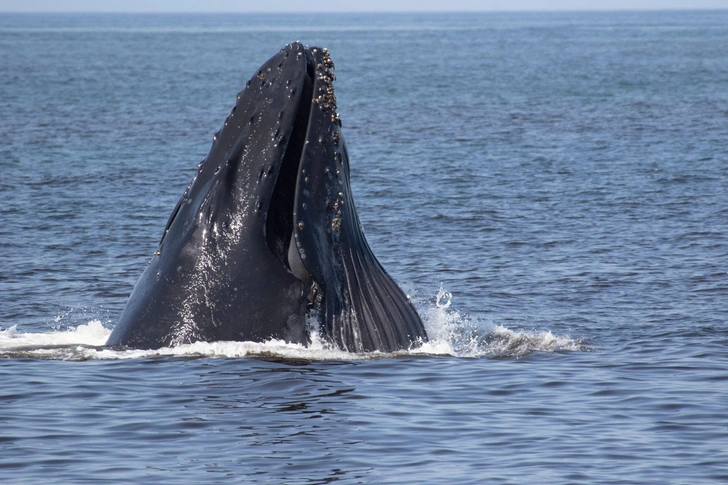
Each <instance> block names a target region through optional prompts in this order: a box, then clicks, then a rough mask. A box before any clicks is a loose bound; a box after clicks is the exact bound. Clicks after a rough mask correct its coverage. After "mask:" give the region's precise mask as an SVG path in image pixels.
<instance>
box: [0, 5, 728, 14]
mask: <svg viewBox="0 0 728 485" xmlns="http://www.w3.org/2000/svg"><path fill="white" fill-rule="evenodd" d="M726 10H728V6H726V7H662V8H644V7H640V8H598V7H597V8H593V7H590V8H563V9H562V8H554V9H529V8H524V9H518V8H515V9H477V10H474V9H462V10H457V9H456V10H443V9H431V10H364V9H362V10H358V9H355V10H336V11H331V10H327V11H315V10H310V11H309V10H306V11H303V10H300V11H297V10H2V9H1V8H0V14H90V15H93V14H114V15H116V14H134V15H139V14H153V15H159V14H171V15H174V14H206V15H212V14H295V15H300V14H311V15H320V14H349V13H383V14H412V13H590V12H592V13H609V12H613V13H620V12H622V13H633V12H634V13H639V12H711V11H713V12H721V11H726Z"/></svg>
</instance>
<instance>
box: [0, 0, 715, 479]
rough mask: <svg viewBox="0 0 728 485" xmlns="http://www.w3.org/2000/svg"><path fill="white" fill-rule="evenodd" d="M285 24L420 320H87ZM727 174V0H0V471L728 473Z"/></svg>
mask: <svg viewBox="0 0 728 485" xmlns="http://www.w3.org/2000/svg"><path fill="white" fill-rule="evenodd" d="M294 40H301V41H302V42H304V43H307V44H311V45H314V44H316V45H320V46H325V47H328V48H329V50H330V51H331V53H332V57H333V60H334V61H335V62H336V73H337V77H338V81H337V83H336V90H337V98H338V104H339V111H340V113H341V117H342V120H343V132H344V135H345V137H346V138H347V142H348V146H349V149H350V155H351V163H352V170H353V175H352V177H353V178H352V185H353V190H354V196H355V198H356V202H357V207H358V209H359V214H360V217H361V219H362V222H363V223H364V226H365V228H366V234H367V238H368V240H369V242H370V244H371V246H372V248H373V250H374V253H375V254H376V255H377V256H378V258H379V259H380V261H381V262H382V263H383V264H384V266H385V267H386V268H387V269H388V270H389V272H390V273H391V274H392V275H393V276H394V277H395V279H396V280H397V281H398V282H399V283H400V285H401V286H403V287H404V288H405V289H406V291H407V292H408V293H409V294H411V295H413V296H414V299H415V301H416V302H417V307H418V310H419V311H420V313H421V315H422V316H423V319H424V321H425V324H426V327H427V330H428V332H429V334H430V336H431V337H432V342H431V343H429V344H428V345H426V346H425V347H424V348H422V349H420V350H418V351H413V352H402V353H399V354H394V355H381V354H374V355H355V354H347V353H344V352H341V351H337V350H333V349H329V348H326V346H325V345H323V343H321V342H319V341H316V342H314V345H312V346H311V347H310V348H303V347H300V346H297V345H291V344H286V343H285V342H275V341H272V342H265V343H252V342H218V343H198V344H194V345H189V346H183V347H179V348H174V349H162V350H160V351H154V352H147V351H136V350H128V351H118V350H116V351H114V350H110V349H105V348H103V344H104V342H105V340H106V337H107V336H108V334H109V333H110V329H111V328H112V327H113V325H114V323H115V321H116V318H117V317H118V315H119V314H120V312H121V310H122V308H123V306H124V304H125V301H126V298H127V297H128V295H129V293H130V292H131V289H132V287H133V285H134V283H135V282H136V279H137V278H138V277H139V275H140V274H141V272H142V271H143V269H144V267H145V265H146V261H147V260H148V258H149V257H150V256H151V254H152V253H153V252H154V250H155V248H156V244H157V242H158V240H159V238H160V236H161V232H162V230H163V228H164V224H165V222H166V220H167V217H168V216H169V213H170V212H171V210H172V208H173V207H174V204H175V203H176V201H177V199H178V197H179V196H180V194H181V193H182V191H183V190H184V187H185V186H186V185H187V183H188V182H189V180H190V179H191V178H192V175H193V174H194V172H195V170H196V165H197V163H198V162H199V161H200V160H201V159H202V158H203V157H204V156H205V155H206V153H207V150H208V149H209V146H210V143H211V141H212V140H211V139H212V133H213V132H214V131H215V130H216V129H218V128H219V127H220V126H221V123H222V122H223V120H224V118H225V116H226V115H227V113H228V112H229V109H230V107H231V106H232V104H233V103H234V100H235V94H236V93H237V92H238V91H239V90H240V89H241V87H242V85H243V83H244V80H246V79H247V78H248V77H249V76H250V75H251V74H252V73H253V71H254V70H255V69H256V68H257V67H258V66H259V65H260V64H261V63H263V62H264V61H265V60H266V59H268V58H269V57H270V56H271V55H273V54H274V53H275V52H277V50H278V49H279V48H281V47H282V46H283V45H284V44H286V43H288V42H291V41H294ZM727 189H728V11H721V12H670V13H668V12H663V13H584V14H458V15H444V14H428V15H323V14H315V15H313V14H312V15H289V16H284V15H280V16H273V15H251V16H245V15H199V16H188V15H145V16H137V15H47V16H42V15H0V200H1V201H2V202H1V203H0V379H1V382H2V385H1V386H0V482H1V483H3V484H5V483H8V484H29V483H51V482H52V483H121V482H125V483H156V484H180V483H189V484H198V483H226V484H227V483H231V484H232V483H261V484H274V483H275V484H278V483H287V484H288V483H290V484H304V483H306V484H323V483H334V482H338V483H342V484H355V483H367V484H369V483H371V484H382V483H392V484H395V483H396V484H401V483H421V484H448V485H450V484H455V483H456V484H467V483H472V484H483V483H488V484H523V483H534V484H543V483H559V484H561V483H589V484H602V483H605V484H606V483H613V484H617V483H619V484H647V483H650V484H653V483H654V484H665V483H670V484H690V485H694V484H702V483H725V482H726V481H728V405H727V403H728V193H727Z"/></svg>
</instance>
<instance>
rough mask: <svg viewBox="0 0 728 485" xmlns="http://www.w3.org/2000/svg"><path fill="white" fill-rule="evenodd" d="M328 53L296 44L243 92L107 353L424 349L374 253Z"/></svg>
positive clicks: (408, 307)
mask: <svg viewBox="0 0 728 485" xmlns="http://www.w3.org/2000/svg"><path fill="white" fill-rule="evenodd" d="M332 70H333V62H332V61H331V59H330V56H329V54H328V51H327V50H326V49H321V48H318V47H304V46H303V45H302V44H300V43H298V42H296V43H293V44H289V45H287V46H286V47H285V48H284V49H282V50H281V51H280V52H279V53H277V54H276V55H274V56H273V57H271V58H270V59H269V60H268V61H267V62H266V63H265V64H263V65H262V66H261V67H260V69H258V70H257V71H256V73H255V74H254V75H253V77H252V78H251V79H250V80H249V81H248V82H247V84H246V87H245V89H243V91H241V92H240V93H239V94H238V96H237V102H236V104H235V106H234V107H233V109H232V111H231V112H230V115H229V116H228V117H227V118H226V120H225V123H224V125H223V127H222V129H221V130H220V131H219V132H217V133H216V134H215V136H214V138H213V144H212V147H211V148H210V152H209V153H208V155H207V157H205V159H204V160H203V161H202V163H200V165H199V169H198V172H197V174H196V175H195V177H194V178H193V179H192V182H191V183H190V185H189V186H188V187H187V189H186V190H185V192H184V194H183V195H182V197H181V198H180V200H179V202H178V203H177V206H176V207H175V208H174V210H173V211H172V214H171V216H170V218H169V221H168V223H167V227H166V228H165V230H164V234H163V236H162V239H161V241H160V244H159V247H158V249H157V251H156V252H155V253H154V256H153V257H152V259H151V261H150V262H149V264H148V266H147V268H146V270H145V271H144V273H143V274H142V276H141V277H140V279H139V281H138V282H137V284H136V286H135V287H134V290H133V291H132V294H131V296H130V297H129V300H128V302H127V304H126V307H125V308H124V310H123V312H122V314H121V317H120V318H119V321H118V323H117V325H116V327H115V328H114V330H113V331H112V333H111V335H110V336H109V339H108V341H107V345H112V346H127V347H133V348H143V349H156V348H160V347H167V346H176V345H181V344H187V343H192V342H196V341H207V342H212V341H256V342H262V341H266V340H269V339H280V340H285V341H287V342H294V343H302V344H307V343H308V341H309V326H310V325H311V324H312V323H317V324H318V325H317V326H318V328H319V332H320V334H321V336H322V337H323V338H324V339H326V340H327V341H329V342H330V343H331V344H333V345H335V346H336V347H338V348H340V349H343V350H347V351H352V352H371V351H382V352H391V351H396V350H402V349H407V348H410V347H412V346H414V345H417V344H419V343H422V342H424V341H426V340H427V334H426V332H425V329H424V326H423V324H422V321H421V320H420V318H419V316H418V315H417V312H416V311H415V309H414V307H413V305H412V303H411V302H410V300H409V297H407V296H406V295H405V294H404V293H403V292H402V290H401V289H400V288H399V287H398V286H397V285H396V283H394V281H393V280H392V278H391V277H390V276H389V275H388V274H387V272H386V271H385V270H384V268H383V267H382V266H381V264H380V263H379V262H378V261H377V259H376V257H375V256H374V254H373V253H372V251H371V249H370V248H369V245H368V244H367V242H366V239H365V237H364V234H363V230H362V228H361V224H360V222H359V218H358V216H357V213H356V210H355V207H354V201H353V198H352V195H351V187H350V184H349V158H348V153H347V150H346V144H345V142H344V138H343V135H342V134H341V121H340V120H339V116H338V113H337V112H336V98H335V96H334V92H333V80H334V78H335V76H334V74H333V72H332Z"/></svg>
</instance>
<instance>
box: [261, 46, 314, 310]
mask: <svg viewBox="0 0 728 485" xmlns="http://www.w3.org/2000/svg"><path fill="white" fill-rule="evenodd" d="M315 75H316V72H315V66H314V62H313V60H312V59H310V58H309V57H308V56H306V72H305V75H304V76H303V89H302V92H301V97H300V101H299V103H298V108H297V110H296V116H295V120H294V122H293V127H292V129H291V134H290V139H289V141H288V146H287V147H286V151H285V154H284V156H283V160H282V162H281V167H280V170H279V172H278V178H277V180H276V184H275V188H274V190H273V195H272V197H271V202H270V206H269V209H268V214H267V218H266V241H267V243H268V247H269V248H270V250H271V251H272V252H273V254H275V255H276V256H277V257H278V259H279V260H280V261H281V263H283V265H285V267H286V268H287V269H288V270H289V271H290V272H291V273H292V274H293V275H294V276H295V277H296V278H298V279H299V280H301V281H302V282H303V283H304V284H305V285H306V287H307V289H308V288H310V286H311V282H312V276H311V273H310V272H309V271H308V270H307V269H306V267H305V265H304V264H303V261H302V260H301V256H300V254H299V252H298V249H297V248H296V243H295V239H294V237H293V235H294V230H295V227H294V224H295V221H294V214H295V205H296V193H297V191H296V186H297V184H298V175H299V172H300V166H301V162H302V157H303V151H304V146H305V144H306V137H307V134H308V131H309V120H310V118H311V108H312V105H313V94H314V79H315ZM309 300H311V295H309Z"/></svg>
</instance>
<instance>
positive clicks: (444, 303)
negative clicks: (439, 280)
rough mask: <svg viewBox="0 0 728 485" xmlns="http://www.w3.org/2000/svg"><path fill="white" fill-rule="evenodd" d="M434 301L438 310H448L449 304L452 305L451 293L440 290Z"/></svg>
mask: <svg viewBox="0 0 728 485" xmlns="http://www.w3.org/2000/svg"><path fill="white" fill-rule="evenodd" d="M435 299H436V302H435V303H436V304H437V307H438V308H449V307H450V304H451V303H452V301H451V300H452V293H450V292H449V291H445V290H443V289H442V288H440V291H438V292H437V296H435Z"/></svg>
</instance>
